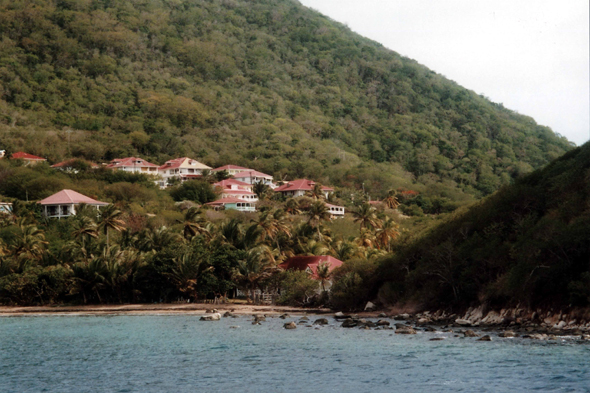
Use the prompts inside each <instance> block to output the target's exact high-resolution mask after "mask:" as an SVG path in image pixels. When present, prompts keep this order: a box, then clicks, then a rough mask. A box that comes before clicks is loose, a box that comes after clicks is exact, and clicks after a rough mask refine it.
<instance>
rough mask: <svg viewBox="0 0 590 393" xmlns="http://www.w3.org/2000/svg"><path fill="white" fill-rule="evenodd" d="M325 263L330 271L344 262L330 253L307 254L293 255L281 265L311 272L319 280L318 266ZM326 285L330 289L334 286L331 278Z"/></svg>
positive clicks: (289, 268)
mask: <svg viewBox="0 0 590 393" xmlns="http://www.w3.org/2000/svg"><path fill="white" fill-rule="evenodd" d="M323 264H327V265H328V272H332V271H334V269H336V268H337V267H340V266H342V265H343V264H344V262H342V261H341V260H339V259H336V258H334V257H333V256H330V255H311V256H307V255H305V256H295V257H291V258H289V259H287V260H286V261H285V262H283V263H281V264H280V265H279V267H280V268H281V269H284V270H300V271H306V272H308V273H309V276H310V277H311V278H313V279H314V280H318V279H319V277H318V266H320V265H323ZM325 286H326V289H329V288H330V287H331V286H332V282H331V280H328V282H327V283H326V285H325Z"/></svg>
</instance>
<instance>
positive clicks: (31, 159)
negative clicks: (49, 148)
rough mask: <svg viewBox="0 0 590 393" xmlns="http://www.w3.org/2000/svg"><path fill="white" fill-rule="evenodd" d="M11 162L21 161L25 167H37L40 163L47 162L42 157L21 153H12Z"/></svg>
mask: <svg viewBox="0 0 590 393" xmlns="http://www.w3.org/2000/svg"><path fill="white" fill-rule="evenodd" d="M10 159H11V160H23V161H24V162H25V165H37V164H39V163H41V162H46V161H47V160H46V159H45V158H43V157H39V156H34V155H32V154H29V153H25V152H22V151H19V152H16V153H13V154H12V155H11V156H10Z"/></svg>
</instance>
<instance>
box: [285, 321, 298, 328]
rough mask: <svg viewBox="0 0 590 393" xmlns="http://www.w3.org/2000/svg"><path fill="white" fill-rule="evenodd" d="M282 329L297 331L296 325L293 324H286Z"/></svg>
mask: <svg viewBox="0 0 590 393" xmlns="http://www.w3.org/2000/svg"><path fill="white" fill-rule="evenodd" d="M283 327H284V328H285V329H297V324H296V323H295V322H287V323H286V324H284V325H283Z"/></svg>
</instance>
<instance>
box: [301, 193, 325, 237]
mask: <svg viewBox="0 0 590 393" xmlns="http://www.w3.org/2000/svg"><path fill="white" fill-rule="evenodd" d="M305 214H306V215H307V218H308V220H307V223H308V224H309V225H310V226H311V227H312V228H315V229H316V230H317V233H318V236H319V238H320V240H321V239H322V234H321V232H320V226H321V224H322V221H329V220H330V212H329V210H328V207H327V206H326V204H325V203H324V202H323V201H321V200H317V201H315V202H313V203H312V204H311V205H309V208H308V210H307V211H306V213H305Z"/></svg>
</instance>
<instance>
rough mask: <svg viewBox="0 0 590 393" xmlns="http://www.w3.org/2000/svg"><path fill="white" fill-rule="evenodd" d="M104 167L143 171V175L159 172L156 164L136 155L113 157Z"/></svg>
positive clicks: (136, 171)
mask: <svg viewBox="0 0 590 393" xmlns="http://www.w3.org/2000/svg"><path fill="white" fill-rule="evenodd" d="M106 167H107V168H108V169H115V170H119V171H125V172H132V173H143V174H145V175H153V176H157V175H158V174H159V173H158V166H157V165H156V164H152V163H151V162H147V161H146V160H144V159H143V158H137V157H127V158H115V159H114V160H112V161H111V162H110V164H109V165H107V166H106Z"/></svg>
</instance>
